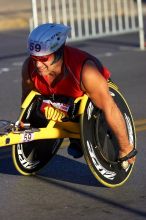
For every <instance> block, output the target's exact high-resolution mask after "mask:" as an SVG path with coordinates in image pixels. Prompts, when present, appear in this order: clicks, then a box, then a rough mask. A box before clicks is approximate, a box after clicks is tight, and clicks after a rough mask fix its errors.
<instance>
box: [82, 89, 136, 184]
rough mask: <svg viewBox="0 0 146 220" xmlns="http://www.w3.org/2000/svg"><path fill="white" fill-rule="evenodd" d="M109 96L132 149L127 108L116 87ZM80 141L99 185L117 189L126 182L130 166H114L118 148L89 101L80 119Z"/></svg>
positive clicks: (101, 116)
mask: <svg viewBox="0 0 146 220" xmlns="http://www.w3.org/2000/svg"><path fill="white" fill-rule="evenodd" d="M110 93H111V96H112V97H113V99H114V100H115V102H116V104H117V105H118V107H119V109H120V110H121V112H122V114H123V117H124V120H125V123H126V126H127V132H128V136H129V141H130V143H131V144H133V146H134V148H135V146H136V135H135V127H134V123H133V119H132V115H131V112H130V109H129V107H128V104H127V102H126V101H125V99H124V97H123V96H122V94H121V93H120V92H119V90H118V89H117V88H116V87H114V86H111V87H110ZM81 139H82V145H83V150H84V156H85V159H86V161H87V164H88V165H89V167H90V169H91V171H92V173H93V175H94V176H95V177H96V179H97V180H98V181H100V182H101V183H102V184H103V185H105V186H108V187H116V186H120V185H122V184H123V183H124V182H125V181H126V180H127V179H128V177H129V175H130V173H131V171H132V168H133V165H129V166H128V168H127V169H126V170H125V169H123V168H122V166H121V164H119V163H117V160H118V152H119V146H118V142H117V140H116V137H115V135H114V134H113V132H112V131H111V129H110V128H109V127H108V125H107V123H106V120H105V118H104V115H103V113H102V111H100V110H99V109H97V108H96V107H95V105H94V104H93V103H92V102H91V100H90V99H88V101H87V103H86V107H85V111H84V114H83V116H82V117H81Z"/></svg>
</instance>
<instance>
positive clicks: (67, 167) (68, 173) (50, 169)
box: [39, 155, 103, 187]
mask: <svg viewBox="0 0 146 220" xmlns="http://www.w3.org/2000/svg"><path fill="white" fill-rule="evenodd" d="M39 175H41V176H43V177H46V178H48V179H49V178H51V179H52V178H53V179H56V180H61V181H64V182H71V183H75V184H82V185H89V186H96V187H97V186H98V187H101V186H102V185H101V184H100V183H99V182H98V181H97V180H96V179H95V178H94V176H93V175H92V173H91V172H90V170H89V168H88V165H87V164H84V163H81V162H80V161H77V160H72V159H70V158H67V157H64V156H61V155H56V156H55V157H54V158H53V159H52V161H51V162H50V163H48V165H47V166H46V167H45V168H44V169H43V170H41V171H40V172H39ZM102 187H103V186H102Z"/></svg>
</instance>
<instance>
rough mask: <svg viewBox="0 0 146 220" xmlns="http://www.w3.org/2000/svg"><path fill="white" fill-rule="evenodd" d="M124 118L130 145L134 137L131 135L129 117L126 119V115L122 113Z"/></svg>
mask: <svg viewBox="0 0 146 220" xmlns="http://www.w3.org/2000/svg"><path fill="white" fill-rule="evenodd" d="M124 117H125V120H126V124H127V129H128V136H129V142H130V144H134V135H133V130H132V124H131V120H130V117H128V115H127V114H126V113H124Z"/></svg>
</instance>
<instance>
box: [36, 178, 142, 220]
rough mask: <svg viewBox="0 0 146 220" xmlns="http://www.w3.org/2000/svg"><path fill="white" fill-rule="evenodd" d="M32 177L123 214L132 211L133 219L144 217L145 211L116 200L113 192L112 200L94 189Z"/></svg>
mask: <svg viewBox="0 0 146 220" xmlns="http://www.w3.org/2000/svg"><path fill="white" fill-rule="evenodd" d="M34 178H37V179H40V180H42V181H45V182H47V183H49V184H52V185H53V186H56V187H59V188H62V189H63V190H65V191H71V192H73V193H74V194H80V195H82V196H83V197H86V198H87V197H88V198H90V199H92V200H95V202H100V203H103V204H106V205H109V206H110V207H113V208H116V209H119V210H122V211H123V214H124V212H127V213H129V214H130V213H132V214H134V216H135V219H139V218H138V217H141V218H143V219H146V212H145V211H141V210H139V209H136V208H132V207H130V206H128V205H125V203H124V202H123V203H124V204H122V203H120V202H118V196H117V197H116V194H115V201H114V200H112V199H108V198H105V197H102V196H98V195H97V193H96V192H98V191H96V192H95V193H91V192H87V191H85V190H83V189H81V188H77V187H74V186H69V185H67V184H66V183H64V182H57V181H56V180H50V179H48V178H46V177H44V176H35V177H34ZM113 193H114V191H113ZM115 193H116V192H115Z"/></svg>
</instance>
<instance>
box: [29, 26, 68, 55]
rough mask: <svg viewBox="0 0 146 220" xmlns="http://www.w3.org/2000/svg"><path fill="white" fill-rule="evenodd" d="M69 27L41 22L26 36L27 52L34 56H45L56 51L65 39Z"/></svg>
mask: <svg viewBox="0 0 146 220" xmlns="http://www.w3.org/2000/svg"><path fill="white" fill-rule="evenodd" d="M70 29H71V28H70V27H68V26H65V25H63V24H50V23H47V24H42V25H40V26H38V27H36V28H35V29H34V30H33V31H32V32H31V33H30V34H29V37H28V52H29V54H31V55H34V56H45V55H49V54H51V53H54V52H55V51H57V50H58V49H59V48H60V47H61V46H62V45H63V44H64V43H65V41H66V39H67V36H68V33H69V32H70Z"/></svg>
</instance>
